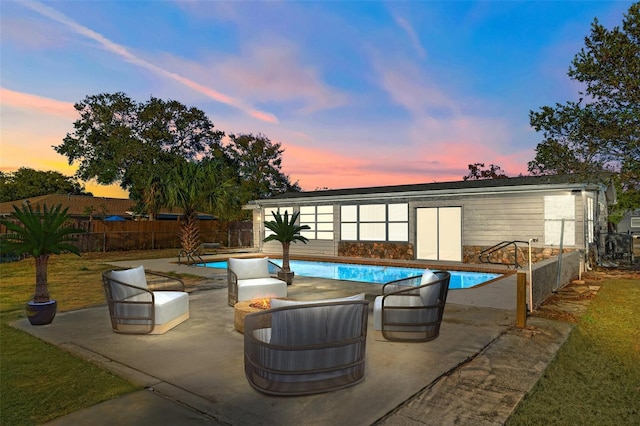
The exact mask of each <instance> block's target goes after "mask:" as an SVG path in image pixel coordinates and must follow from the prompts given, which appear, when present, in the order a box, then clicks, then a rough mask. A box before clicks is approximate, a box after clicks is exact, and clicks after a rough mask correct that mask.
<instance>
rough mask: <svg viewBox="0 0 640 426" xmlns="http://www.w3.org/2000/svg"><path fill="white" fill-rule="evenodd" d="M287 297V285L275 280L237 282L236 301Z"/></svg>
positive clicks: (268, 278)
mask: <svg viewBox="0 0 640 426" xmlns="http://www.w3.org/2000/svg"><path fill="white" fill-rule="evenodd" d="M272 297H287V283H286V282H284V281H282V280H279V279H277V278H271V277H267V278H253V279H249V280H238V301H242V300H251V299H270V298H272Z"/></svg>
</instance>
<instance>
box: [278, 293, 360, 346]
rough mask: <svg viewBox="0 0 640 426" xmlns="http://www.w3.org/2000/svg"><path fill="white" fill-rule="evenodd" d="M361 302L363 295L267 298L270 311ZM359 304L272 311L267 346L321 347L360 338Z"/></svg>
mask: <svg viewBox="0 0 640 426" xmlns="http://www.w3.org/2000/svg"><path fill="white" fill-rule="evenodd" d="M352 300H364V293H361V294H356V295H353V296H348V297H341V298H336V299H322V300H304V301H299V300H282V299H271V308H272V309H273V308H278V307H285V306H297V305H309V304H315V303H335V302H344V301H352ZM364 308H365V307H364V306H363V305H337V306H336V305H328V306H318V307H309V308H304V309H303V308H301V309H290V310H283V311H279V312H274V313H273V314H272V315H271V344H274V345H284V346H302V345H311V344H322V343H327V342H334V341H338V340H342V339H347V338H351V337H356V336H358V335H360V329H361V326H362V324H361V321H360V318H361V314H362V311H361V309H364Z"/></svg>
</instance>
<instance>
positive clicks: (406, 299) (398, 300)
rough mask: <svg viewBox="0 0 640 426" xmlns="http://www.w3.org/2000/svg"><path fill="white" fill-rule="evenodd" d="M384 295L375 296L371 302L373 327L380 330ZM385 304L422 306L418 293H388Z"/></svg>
mask: <svg viewBox="0 0 640 426" xmlns="http://www.w3.org/2000/svg"><path fill="white" fill-rule="evenodd" d="M383 298H384V296H376V300H375V301H374V302H373V328H374V329H375V330H382V299H383ZM384 304H385V306H403V307H406V306H424V305H423V304H422V298H421V297H418V295H410V296H396V295H390V296H387V298H386V299H385V301H384Z"/></svg>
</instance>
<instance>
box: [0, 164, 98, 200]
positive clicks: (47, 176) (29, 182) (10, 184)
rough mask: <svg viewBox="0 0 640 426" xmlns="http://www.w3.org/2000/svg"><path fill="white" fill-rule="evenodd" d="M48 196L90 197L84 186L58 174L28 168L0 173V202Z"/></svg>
mask: <svg viewBox="0 0 640 426" xmlns="http://www.w3.org/2000/svg"><path fill="white" fill-rule="evenodd" d="M49 194H72V195H92V194H91V193H90V192H87V191H86V189H85V187H84V185H81V184H80V183H78V182H77V181H76V180H75V179H73V178H72V177H69V176H65V175H63V174H62V173H60V172H56V171H52V170H48V171H40V170H34V169H31V168H28V167H20V168H19V169H18V170H16V171H15V172H12V173H11V172H10V173H3V172H0V202H5V201H15V200H22V199H24V198H31V197H37V196H39V195H49Z"/></svg>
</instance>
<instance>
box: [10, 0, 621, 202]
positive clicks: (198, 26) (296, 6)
mask: <svg viewBox="0 0 640 426" xmlns="http://www.w3.org/2000/svg"><path fill="white" fill-rule="evenodd" d="M631 4H632V2H626V1H619V2H595V1H588V2H585V1H571V2H569V1H561V2H551V1H544V2H543V1H531V2H515V1H514V2H511V1H504V2H502V1H501V2H498V1H488V2H464V1H456V2H454V1H446V2H428V1H425V2H418V1H412V2H401V1H392V2H368V1H361V2H338V1H332V2H311V1H308V2H306V1H305V2H302V1H300V2H288V1H272V2H250V1H244V2H237V1H234V2H225V1H201V2H200V1H189V2H182V1H150V2H148V1H115V2H110V1H53V2H30V1H19V2H18V1H7V0H3V1H2V2H0V20H1V21H0V25H1V30H0V31H1V32H0V35H1V43H2V44H1V48H0V49H1V50H0V54H1V57H0V60H1V62H0V90H1V92H0V114H1V115H0V119H1V134H0V136H1V138H2V139H1V140H2V146H1V151H0V157H1V160H0V169H1V170H2V171H12V170H15V169H17V168H18V167H22V166H24V167H32V168H36V169H41V170H59V171H61V172H63V173H65V174H69V175H70V174H72V173H73V172H74V170H75V167H73V166H71V167H70V166H68V165H67V161H66V158H65V157H62V156H60V155H58V154H56V153H55V151H54V150H53V149H52V148H51V147H52V145H58V144H60V143H61V142H62V139H63V138H64V136H65V135H66V133H67V132H71V131H72V130H73V121H74V120H75V119H76V118H78V117H77V113H76V112H75V110H74V109H73V104H74V103H75V102H78V101H80V100H82V99H84V98H85V97H86V96H88V95H95V94H99V93H105V92H124V93H126V94H127V95H129V96H130V97H131V98H133V99H134V100H136V101H139V102H144V101H146V100H148V99H149V98H150V97H151V96H154V97H159V98H163V99H175V100H178V101H180V102H182V103H184V104H186V105H188V106H195V107H198V108H200V109H202V110H203V111H205V112H206V113H207V115H208V116H209V117H210V118H211V119H212V121H213V122H214V124H215V126H216V128H218V129H220V130H224V131H225V132H227V133H254V134H256V133H262V134H264V135H266V136H267V137H269V138H270V139H271V140H272V141H274V142H280V143H282V145H283V147H284V149H285V153H284V156H283V169H284V172H285V173H286V174H288V175H289V176H290V178H291V180H292V181H294V182H295V181H298V182H299V184H300V185H301V186H302V188H303V189H304V190H314V189H316V188H322V187H327V188H349V187H361V186H378V185H395V184H409V183H427V182H434V181H450V180H461V179H462V177H463V176H465V175H466V174H467V173H468V165H469V164H471V163H476V162H483V163H485V164H486V165H487V166H488V165H489V164H496V165H499V166H500V167H502V168H503V169H504V171H505V172H506V173H507V175H509V176H517V175H518V174H520V173H526V170H527V162H528V161H530V160H532V159H533V158H534V155H535V153H534V149H535V147H536V145H537V144H538V142H540V140H541V135H540V134H537V133H535V132H534V131H533V129H531V127H530V126H529V111H530V110H537V109H538V108H539V107H541V106H543V105H553V104H555V103H556V102H561V103H562V102H565V101H567V100H571V99H577V97H578V91H579V90H580V87H579V86H578V85H577V84H576V83H575V82H572V81H570V80H569V78H568V77H567V76H566V73H567V70H568V67H569V65H570V63H571V60H572V59H573V57H574V56H575V54H576V53H578V52H579V50H580V49H581V48H582V47H583V46H584V37H585V36H586V35H588V34H589V31H590V26H591V23H592V22H593V19H594V18H595V17H597V18H598V20H599V21H600V22H601V23H602V24H603V25H605V26H606V27H608V28H612V27H613V26H616V25H620V24H621V22H622V19H623V15H624V13H625V12H626V11H627V10H628V8H629V6H630V5H631ZM87 188H88V189H89V190H90V191H92V192H93V193H94V195H106V196H126V194H125V193H123V192H122V191H120V190H118V189H114V188H113V187H100V186H97V185H95V184H94V183H91V182H89V183H88V185H87Z"/></svg>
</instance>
